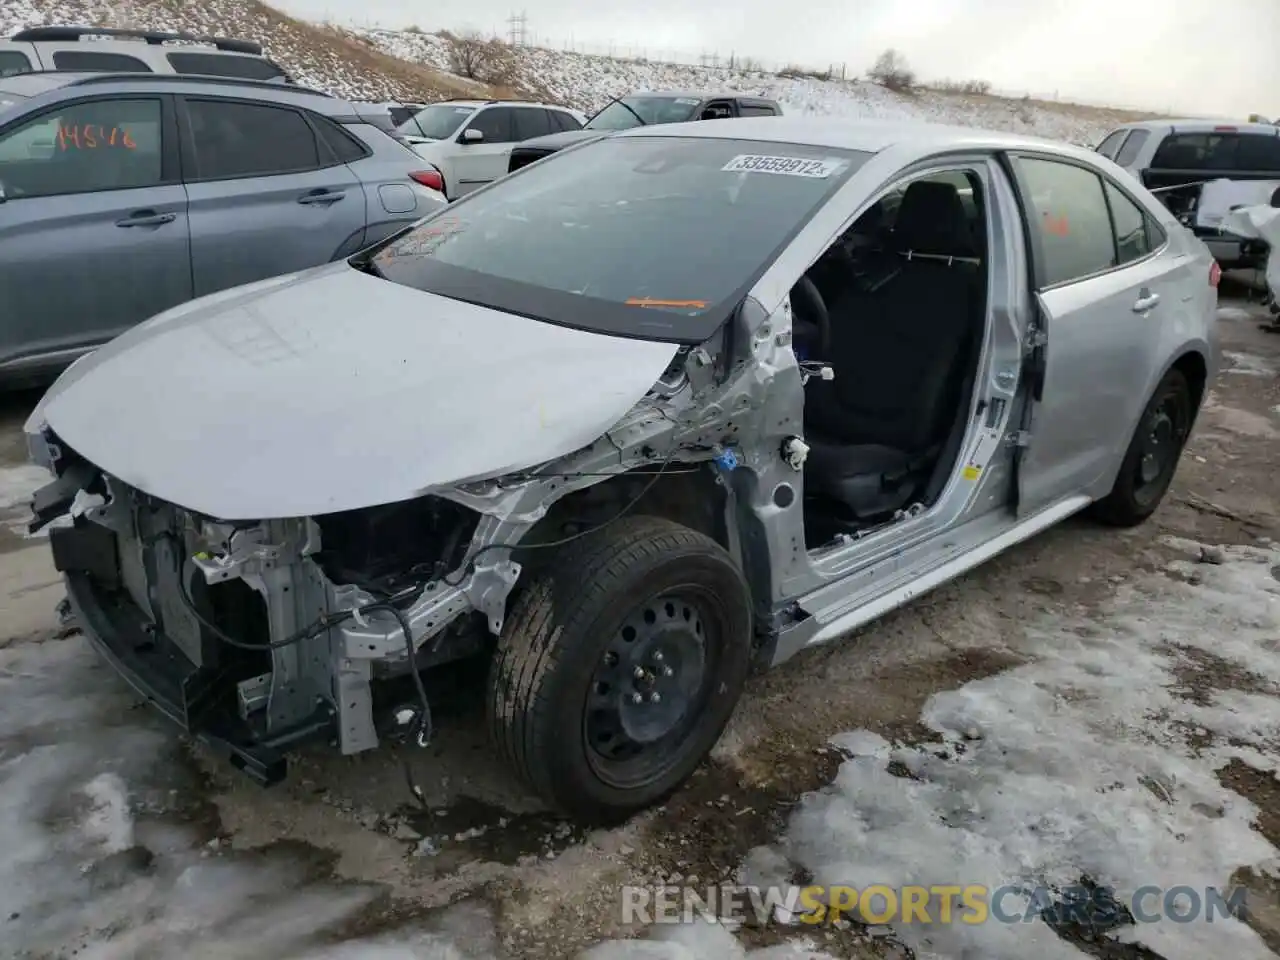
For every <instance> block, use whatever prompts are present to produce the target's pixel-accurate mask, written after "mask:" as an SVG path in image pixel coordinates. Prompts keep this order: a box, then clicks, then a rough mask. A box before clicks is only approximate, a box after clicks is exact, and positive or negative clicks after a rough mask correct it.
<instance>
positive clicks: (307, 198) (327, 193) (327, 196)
mask: <svg viewBox="0 0 1280 960" xmlns="http://www.w3.org/2000/svg"><path fill="white" fill-rule="evenodd" d="M346 195H347V194H346V191H344V190H316V191H314V192H312V193H304V194H303V195H302V196H300V197H299V198H298V202H299V203H323V204H328V203H337V202H338V201H339V200H341V199H342V198H343V197H345V196H346Z"/></svg>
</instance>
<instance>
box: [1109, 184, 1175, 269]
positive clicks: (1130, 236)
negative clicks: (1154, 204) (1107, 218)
mask: <svg viewBox="0 0 1280 960" xmlns="http://www.w3.org/2000/svg"><path fill="white" fill-rule="evenodd" d="M1104 186H1105V189H1106V193H1107V203H1108V205H1109V206H1110V207H1111V223H1112V227H1113V232H1114V233H1115V238H1116V262H1117V263H1118V264H1123V263H1129V262H1130V261H1132V260H1141V259H1142V258H1143V257H1145V256H1146V255H1147V254H1148V253H1150V252H1151V251H1152V250H1154V249H1155V247H1156V245H1157V244H1156V237H1154V236H1153V235H1152V232H1151V231H1150V229H1149V227H1148V224H1149V221H1150V219H1151V218H1150V217H1148V216H1147V214H1146V213H1145V212H1144V211H1143V210H1142V208H1141V207H1139V206H1138V205H1137V204H1136V203H1134V202H1133V201H1132V200H1130V199H1129V198H1128V197H1126V196H1125V195H1124V193H1123V192H1122V191H1121V190H1120V189H1118V188H1117V187H1116V186H1115V185H1114V184H1111V183H1106V184H1105V185H1104ZM1160 242H1163V238H1161V239H1160Z"/></svg>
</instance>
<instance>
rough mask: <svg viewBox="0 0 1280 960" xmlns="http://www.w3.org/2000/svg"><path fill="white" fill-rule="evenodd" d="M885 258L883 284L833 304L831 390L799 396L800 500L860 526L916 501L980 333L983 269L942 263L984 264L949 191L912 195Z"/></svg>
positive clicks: (813, 389)
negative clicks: (837, 509)
mask: <svg viewBox="0 0 1280 960" xmlns="http://www.w3.org/2000/svg"><path fill="white" fill-rule="evenodd" d="M918 254H928V255H932V257H918V256H916V255H918ZM889 255H890V256H891V257H892V258H893V259H894V260H895V261H896V262H894V263H892V264H889V265H888V268H889V269H888V271H887V273H886V279H885V280H884V282H883V283H879V284H877V285H876V286H875V287H874V288H873V289H868V288H867V287H865V286H859V285H857V284H853V283H849V284H847V285H846V286H845V288H844V290H843V291H842V293H841V295H840V296H839V298H838V299H837V300H836V302H835V303H834V304H832V306H831V309H830V326H831V334H830V335H831V357H830V361H829V362H830V366H831V367H832V369H833V370H834V372H835V379H834V380H832V381H821V380H816V379H815V380H811V381H810V382H809V383H808V384H807V385H806V388H805V442H806V443H808V444H809V455H808V457H807V459H806V462H805V487H806V490H807V491H808V492H809V493H810V494H812V495H816V496H818V497H820V498H822V499H826V500H833V501H835V502H836V503H838V504H839V505H841V506H842V507H844V508H845V510H844V511H841V512H842V513H843V512H845V511H847V512H848V513H851V514H852V516H853V518H854V519H855V520H856V521H865V520H871V519H875V518H878V517H883V516H886V515H890V514H892V513H893V512H894V511H896V510H899V509H901V508H903V507H905V506H907V505H908V504H909V503H910V502H911V499H912V498H913V497H914V496H916V491H917V490H918V488H919V487H920V484H921V482H922V480H923V478H925V477H927V476H928V474H929V472H930V470H931V469H932V467H933V465H934V462H935V461H936V459H937V457H938V455H939V452H940V450H941V448H942V445H943V443H944V442H945V439H946V434H947V432H948V430H949V428H950V426H951V423H952V422H953V420H954V417H955V412H956V404H957V403H963V402H964V400H963V398H962V397H961V396H960V394H961V393H962V392H963V384H964V381H965V379H966V378H965V373H966V370H967V368H968V367H969V366H970V365H971V364H972V348H973V346H974V344H975V343H976V342H977V336H976V334H977V331H978V330H979V329H980V326H981V325H980V323H978V320H979V319H980V317H981V308H982V296H981V294H982V283H981V278H982V273H981V269H982V268H981V265H979V266H978V268H976V269H975V267H974V265H973V264H972V263H965V262H958V261H948V260H946V259H941V258H946V257H968V258H979V259H980V257H981V254H980V252H979V251H978V249H977V244H976V243H975V237H974V236H973V235H972V232H971V230H970V226H969V220H968V217H967V216H966V214H965V209H964V205H963V203H962V201H961V199H960V195H959V192H958V191H957V189H956V187H955V186H954V185H953V184H950V183H944V182H940V181H928V180H920V181H916V182H915V183H912V184H911V185H910V186H909V187H908V188H907V190H906V192H905V194H904V195H903V198H902V204H901V207H900V209H899V211H898V216H897V220H896V223H895V224H894V228H893V231H892V239H891V244H890V251H889Z"/></svg>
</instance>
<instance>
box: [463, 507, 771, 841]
mask: <svg viewBox="0 0 1280 960" xmlns="http://www.w3.org/2000/svg"><path fill="white" fill-rule="evenodd" d="M750 644H751V598H750V593H749V591H748V588H747V585H746V582H745V581H744V579H743V577H742V574H741V572H740V571H739V570H738V567H737V565H736V564H735V563H734V562H733V560H732V559H731V558H730V557H729V555H728V553H726V552H725V550H724V549H723V548H722V547H721V546H720V545H719V544H718V543H716V542H715V541H714V540H712V539H711V538H709V537H707V536H705V535H703V534H701V533H698V532H696V531H694V530H691V529H689V528H687V527H683V526H681V525H679V524H676V523H673V522H671V521H669V520H664V519H660V518H656V517H635V518H626V519H623V520H619V521H618V522H617V523H614V524H610V526H609V527H608V528H607V529H604V530H601V531H600V532H598V533H596V534H592V535H590V536H588V537H584V538H583V539H582V540H581V541H580V542H578V543H576V544H573V545H572V546H571V547H570V548H569V549H567V550H565V551H564V552H563V553H562V554H561V555H560V556H558V557H556V558H555V560H553V561H552V562H551V563H550V564H549V565H548V567H547V569H545V570H543V571H542V572H541V573H540V574H539V576H538V577H537V579H535V580H534V582H533V583H531V584H530V586H529V588H528V589H527V590H526V591H525V592H524V593H523V594H522V595H521V596H520V597H519V598H518V599H517V600H516V602H515V604H514V608H513V610H512V613H511V616H510V617H509V618H508V620H507V623H506V626H505V629H504V630H503V633H502V637H501V639H500V641H499V644H498V650H497V652H496V654H495V657H494V662H493V665H492V668H491V670H490V675H489V684H488V708H489V724H490V729H491V731H492V734H493V738H494V740H495V742H496V745H497V746H498V748H499V750H500V751H501V753H503V754H504V755H505V757H506V759H507V760H508V761H509V762H510V763H511V764H512V766H513V767H514V768H515V770H516V772H517V773H518V774H519V775H520V776H521V778H522V779H523V780H525V781H526V782H527V783H528V784H529V785H530V786H531V787H532V788H533V789H534V790H535V791H537V793H538V794H539V795H541V796H542V798H543V799H544V800H546V801H547V802H549V803H551V804H552V805H553V806H556V807H559V808H560V809H562V810H564V811H566V812H567V813H569V814H570V815H572V816H573V817H574V818H575V819H577V820H579V821H580V822H583V823H587V824H592V825H595V824H613V823H618V822H621V821H622V820H625V819H626V818H627V817H629V816H630V815H632V814H633V813H636V812H637V811H639V810H642V809H644V808H645V807H648V806H651V805H652V804H654V803H657V802H659V801H661V800H662V799H663V798H665V797H666V796H667V795H669V794H670V793H672V792H673V791H674V790H675V789H676V788H677V787H679V786H680V785H681V784H682V783H683V782H684V781H685V780H686V779H687V778H688V777H689V775H690V774H692V773H693V771H694V769H695V768H696V767H697V765H698V763H699V762H700V761H701V760H702V758H703V757H705V756H706V754H707V753H708V752H709V751H710V749H711V747H712V746H713V745H714V744H715V742H716V740H717V739H718V738H719V736H720V734H721V732H722V731H723V730H724V727H725V724H726V723H727V722H728V720H729V716H730V714H731V713H732V712H733V708H734V705H735V704H736V703H737V701H738V698H739V696H740V695H741V693H742V689H743V687H744V686H745V684H746V678H747V672H748V666H749V660H750Z"/></svg>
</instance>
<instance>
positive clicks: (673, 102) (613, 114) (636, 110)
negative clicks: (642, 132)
mask: <svg viewBox="0 0 1280 960" xmlns="http://www.w3.org/2000/svg"><path fill="white" fill-rule="evenodd" d="M701 102H702V101H701V100H699V99H697V98H696V97H622V98H621V99H618V100H615V101H614V102H613V103H611V104H609V105H608V106H607V107H605V108H604V109H603V110H601V111H600V112H599V113H597V114H596V115H595V116H594V117H592V118H591V119H590V120H588V121H587V124H586V129H587V130H630V129H631V128H632V127H639V126H644V125H646V124H650V123H683V122H684V121H685V120H691V119H693V111H694V108H695V107H697V105H698V104H700V103H701Z"/></svg>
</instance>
